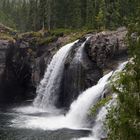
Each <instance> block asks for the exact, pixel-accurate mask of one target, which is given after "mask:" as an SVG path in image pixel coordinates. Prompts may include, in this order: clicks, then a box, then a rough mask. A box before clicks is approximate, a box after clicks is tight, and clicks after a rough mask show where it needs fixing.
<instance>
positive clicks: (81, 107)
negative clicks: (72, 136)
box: [12, 72, 112, 130]
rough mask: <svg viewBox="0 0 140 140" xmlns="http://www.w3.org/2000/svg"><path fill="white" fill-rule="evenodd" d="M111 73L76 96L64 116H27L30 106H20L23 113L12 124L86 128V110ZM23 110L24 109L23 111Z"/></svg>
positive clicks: (52, 128)
mask: <svg viewBox="0 0 140 140" xmlns="http://www.w3.org/2000/svg"><path fill="white" fill-rule="evenodd" d="M111 75H112V72H110V73H109V74H107V75H105V76H104V77H103V78H101V79H100V81H99V82H98V84H97V85H95V86H93V87H91V88H89V89H88V90H86V91H85V92H83V93H82V94H81V95H80V96H79V97H78V99H77V100H76V101H74V102H73V103H72V105H71V108H70V110H69V112H68V113H67V114H66V115H65V116H64V115H55V116H53V115H51V116H49V115H45V116H28V115H27V114H25V112H26V111H27V110H28V111H29V110H30V109H32V108H31V107H28V108H20V109H19V110H21V112H22V113H24V114H23V115H19V116H17V117H16V118H15V119H14V120H12V123H13V124H12V126H14V127H18V128H30V129H43V130H57V129H62V128H70V129H87V128H86V127H87V125H86V117H87V112H88V110H89V109H90V107H91V106H92V105H95V104H96V103H97V101H98V100H99V98H100V97H101V95H102V93H103V90H104V87H105V85H106V83H107V81H108V79H109V78H110V76H111ZM19 110H18V111H19ZM23 110H25V112H24V111H23ZM35 111H36V110H35Z"/></svg>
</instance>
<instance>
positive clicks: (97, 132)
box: [11, 41, 127, 140]
mask: <svg viewBox="0 0 140 140" xmlns="http://www.w3.org/2000/svg"><path fill="white" fill-rule="evenodd" d="M76 42H77V41H76ZM76 42H73V43H70V44H68V45H66V46H64V47H62V48H61V49H60V50H59V51H58V52H57V53H56V54H55V55H54V57H53V58H52V61H51V63H50V64H49V66H48V68H47V70H46V73H45V76H44V78H43V80H42V81H41V83H40V85H39V87H38V89H37V97H36V98H35V100H34V102H33V104H34V106H30V107H28V109H27V107H25V108H18V109H16V110H17V111H18V112H20V113H21V112H22V113H23V115H20V116H17V118H15V119H13V120H12V125H11V126H12V127H18V128H28V129H29V128H30V129H43V130H57V129H62V128H70V129H85V128H86V129H87V128H88V129H89V123H90V122H89V120H88V119H87V118H88V111H89V110H90V108H91V107H92V106H94V105H96V104H97V102H98V101H99V100H101V99H102V97H103V94H104V90H105V89H106V85H107V84H108V83H109V79H110V78H111V77H112V75H114V74H116V73H117V72H119V71H122V70H123V68H124V67H125V65H126V63H127V62H125V63H122V64H121V65H120V66H119V67H118V69H117V70H116V71H115V72H113V71H112V72H110V73H108V74H106V75H105V76H103V77H102V78H101V79H100V80H99V82H98V83H97V84H96V85H94V86H92V87H91V88H89V89H87V90H85V91H84V92H83V93H81V94H80V95H79V97H78V98H77V99H76V100H75V101H73V103H72V104H71V106H70V110H69V111H68V112H67V113H66V114H63V113H62V112H61V113H60V112H59V113H58V114H57V115H56V114H55V113H53V112H54V111H55V107H54V106H55V102H56V100H57V99H58V97H57V96H58V95H59V88H60V86H61V80H62V75H63V72H64V66H65V61H66V58H67V56H68V54H69V51H70V50H71V48H72V46H73V45H74V44H75V43H76ZM84 44H85V42H84V43H82V45H81V46H80V48H79V49H78V51H77V52H76V53H75V57H74V59H73V60H72V61H74V62H73V63H75V65H76V62H77V63H79V62H80V61H81V60H82V59H84V58H82V57H83V56H82V52H83V48H84ZM67 84H68V83H67ZM111 104H112V101H110V102H109V104H106V105H105V106H103V107H102V108H101V109H100V110H99V112H98V114H97V116H96V119H95V121H94V126H93V129H92V135H90V136H89V137H88V139H91V140H100V139H101V138H102V136H103V137H104V134H105V133H104V131H103V122H104V120H105V118H106V114H107V109H106V108H107V107H108V106H110V105H111ZM36 107H37V109H36ZM26 109H27V110H26ZM33 109H34V111H33ZM38 109H39V110H38ZM40 109H42V110H40ZM46 109H50V111H52V112H48V110H47V111H46ZM32 111H33V112H35V113H41V112H42V113H45V112H47V113H48V114H47V115H46V114H45V115H43V116H32V115H31V114H33V112H32ZM31 112H32V113H31ZM49 113H50V114H49ZM27 114H30V115H27ZM82 139H83V140H84V139H85V140H86V139H87V138H82Z"/></svg>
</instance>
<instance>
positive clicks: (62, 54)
mask: <svg viewBox="0 0 140 140" xmlns="http://www.w3.org/2000/svg"><path fill="white" fill-rule="evenodd" d="M76 42H77V41H75V42H73V43H70V44H67V45H65V46H63V47H62V48H61V49H60V50H59V51H58V52H57V53H56V54H55V55H54V56H53V58H52V61H51V63H50V64H49V65H48V67H47V69H46V72H45V75H44V78H43V79H42V81H41V82H40V85H39V86H38V88H37V97H36V98H35V100H34V102H33V105H34V106H35V107H38V108H43V109H45V108H54V104H55V101H56V100H57V96H58V94H59V88H60V83H61V80H62V74H63V70H64V63H65V60H66V57H67V56H68V53H69V51H70V50H71V48H72V46H73V45H74V44H75V43H76Z"/></svg>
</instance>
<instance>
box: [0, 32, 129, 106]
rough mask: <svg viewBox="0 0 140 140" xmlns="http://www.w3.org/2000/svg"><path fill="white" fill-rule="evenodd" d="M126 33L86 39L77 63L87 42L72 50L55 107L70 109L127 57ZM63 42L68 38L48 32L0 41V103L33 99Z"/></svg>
mask: <svg viewBox="0 0 140 140" xmlns="http://www.w3.org/2000/svg"><path fill="white" fill-rule="evenodd" d="M126 33H127V30H126V29H119V30H118V31H112V32H111V31H107V32H101V33H94V34H90V35H88V36H91V37H90V39H89V40H88V41H86V43H85V45H84V46H83V48H82V49H81V50H80V51H81V55H82V59H81V58H80V59H77V58H76V57H77V56H76V55H77V54H76V53H77V52H78V50H79V49H80V48H81V45H82V44H83V42H84V41H85V40H86V38H85V37H82V38H81V39H80V40H79V42H78V43H76V44H75V45H74V46H73V48H72V50H71V52H70V54H69V56H68V58H67V61H66V62H65V70H64V74H63V80H62V83H61V93H60V96H59V102H58V103H57V106H59V107H69V105H70V104H71V102H72V101H73V100H74V99H76V98H77V96H78V95H79V94H80V93H81V92H82V91H83V90H85V89H86V88H89V87H91V86H93V85H94V84H96V83H97V81H98V80H99V79H100V78H101V77H102V76H103V73H104V72H106V71H109V70H112V69H114V67H115V66H116V63H117V62H118V60H122V59H123V58H125V57H126V56H127V47H126V45H125V41H124V38H125V36H126ZM66 42H68V37H67V36H63V34H57V35H55V36H54V35H51V34H50V33H49V32H43V33H42V32H38V33H34V32H31V33H26V34H22V35H19V36H18V37H17V36H15V35H14V38H13V41H6V40H0V54H1V55H0V72H1V80H0V89H1V90H0V96H1V98H0V102H1V103H2V102H3V103H11V102H13V103H15V102H21V101H25V100H29V99H33V98H34V96H35V95H36V93H35V91H36V87H37V85H38V84H39V82H40V80H41V79H42V78H43V76H44V72H45V69H46V67H47V65H48V63H49V62H50V61H51V58H52V56H53V55H54V54H55V53H56V52H57V51H58V49H59V48H60V47H61V46H63V44H65V43H66ZM76 59H77V60H76Z"/></svg>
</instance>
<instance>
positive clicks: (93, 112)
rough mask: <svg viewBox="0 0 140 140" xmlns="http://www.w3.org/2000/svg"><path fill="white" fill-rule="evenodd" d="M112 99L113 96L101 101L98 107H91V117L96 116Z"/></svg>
mask: <svg viewBox="0 0 140 140" xmlns="http://www.w3.org/2000/svg"><path fill="white" fill-rule="evenodd" d="M111 99H112V96H107V97H106V98H103V99H101V100H100V101H98V103H97V104H96V105H94V106H93V107H91V109H90V113H89V114H90V115H92V116H95V115H96V113H97V111H98V110H99V109H100V108H101V107H103V106H104V105H105V104H106V103H107V102H109V101H110V100H111Z"/></svg>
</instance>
